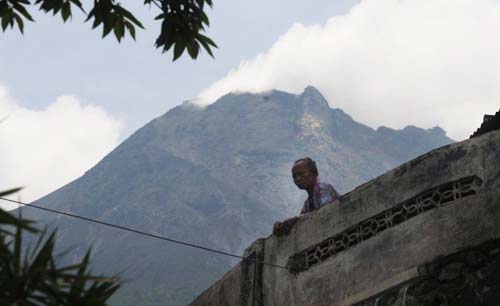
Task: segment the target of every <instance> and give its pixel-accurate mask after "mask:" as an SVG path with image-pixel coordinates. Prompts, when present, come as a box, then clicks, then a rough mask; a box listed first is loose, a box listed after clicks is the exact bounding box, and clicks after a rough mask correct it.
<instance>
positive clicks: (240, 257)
mask: <svg viewBox="0 0 500 306" xmlns="http://www.w3.org/2000/svg"><path fill="white" fill-rule="evenodd" d="M0 200H4V201H7V202H11V203H16V204H20V205H25V206H28V207H33V208H38V209H41V210H45V211H48V212H52V213H56V214H61V215H64V216H68V217H73V218H77V219H81V220H85V221H88V222H93V223H97V224H101V225H106V226H110V227H114V228H118V229H121V230H124V231H129V232H132V233H136V234H139V235H143V236H148V237H152V238H155V239H160V240H164V241H168V242H172V243H177V244H181V245H184V246H188V247H192V248H196V249H200V250H205V251H208V252H213V253H217V254H221V255H226V256H230V257H235V258H239V259H242V260H245V261H251V262H254V263H257V264H263V265H266V266H270V267H275V268H280V269H285V270H288V268H286V267H283V266H279V265H275V264H271V263H267V262H264V261H260V260H257V259H253V258H247V257H243V256H240V255H235V254H231V253H227V252H224V251H219V250H215V249H211V248H207V247H204V246H200V245H196V244H193V243H188V242H184V241H180V240H176V239H172V238H167V237H163V236H159V235H155V234H150V233H146V232H143V231H139V230H135V229H132V228H128V227H124V226H121V225H116V224H111V223H108V222H104V221H99V220H95V219H92V218H87V217H82V216H78V215H75V214H71V213H67V212H63V211H58V210H55V209H50V208H46V207H41V206H37V205H33V204H28V203H23V202H21V201H16V200H11V199H7V198H3V197H0Z"/></svg>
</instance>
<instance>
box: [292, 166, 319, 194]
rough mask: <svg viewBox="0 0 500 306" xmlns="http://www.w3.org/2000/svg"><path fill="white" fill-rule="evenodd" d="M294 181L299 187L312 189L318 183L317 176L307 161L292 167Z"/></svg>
mask: <svg viewBox="0 0 500 306" xmlns="http://www.w3.org/2000/svg"><path fill="white" fill-rule="evenodd" d="M292 177H293V182H294V183H295V185H297V187H299V189H306V190H309V189H312V188H314V184H316V176H315V175H314V174H313V172H312V171H311V169H310V168H309V167H308V166H307V164H305V163H303V162H302V163H297V164H295V165H294V166H293V168H292Z"/></svg>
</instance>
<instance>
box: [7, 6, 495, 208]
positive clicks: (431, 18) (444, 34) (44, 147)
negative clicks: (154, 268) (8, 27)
mask: <svg viewBox="0 0 500 306" xmlns="http://www.w3.org/2000/svg"><path fill="white" fill-rule="evenodd" d="M123 3H124V4H125V5H126V6H128V7H129V8H131V9H132V10H133V11H134V12H137V16H138V17H140V19H141V20H142V21H143V23H144V24H145V26H146V28H147V30H145V31H139V32H138V38H137V41H136V42H134V41H132V40H131V39H130V38H128V39H126V40H125V41H124V42H122V43H121V44H118V43H117V42H116V41H115V40H114V38H112V37H111V36H110V37H109V38H106V39H105V40H102V39H101V38H100V31H101V30H100V29H99V30H98V31H96V30H94V31H91V30H90V24H84V23H82V19H83V16H81V14H78V12H75V17H74V18H73V21H72V22H69V23H67V24H62V21H60V20H59V17H58V18H53V17H51V16H47V15H43V14H39V13H37V14H35V15H36V16H35V17H36V23H34V24H32V23H28V24H26V25H25V35H24V36H22V35H20V33H19V32H18V31H17V30H14V31H8V32H7V33H4V34H0V119H1V118H3V117H6V120H4V121H3V122H2V123H1V124H0V169H2V176H0V190H2V189H5V188H7V187H13V186H18V185H21V186H26V188H25V190H23V191H22V193H21V195H22V199H23V200H27V201H29V200H33V199H35V198H37V197H39V196H42V195H44V194H46V193H48V192H50V191H53V190H54V189H56V188H58V187H60V186H62V185H63V184H65V183H67V182H69V181H71V180H73V179H75V178H77V177H79V176H80V175H81V174H83V173H84V172H85V171H86V170H88V168H90V167H91V166H93V165H94V164H95V163H97V162H98V161H99V160H100V159H101V158H102V157H103V156H104V155H105V154H107V153H108V152H109V151H110V150H112V149H113V148H114V147H115V146H116V145H117V144H118V143H119V142H120V141H122V140H123V139H124V138H125V137H127V136H128V135H130V133H132V132H133V131H135V130H136V129H138V128H139V127H141V126H142V125H144V124H145V123H147V122H148V121H150V120H152V119H153V118H155V117H157V116H159V115H161V114H163V113H164V112H166V111H167V110H169V109H170V108H172V107H173V106H176V105H178V104H180V103H181V102H182V101H184V100H187V99H194V100H196V101H197V102H198V103H202V104H207V103H211V102H213V101H214V100H215V99H216V98H217V97H219V96H220V95H223V94H225V93H227V92H228V91H262V90H268V89H271V88H278V89H282V90H286V91H291V92H300V91H302V89H303V88H304V87H305V86H307V85H313V86H315V87H317V88H318V89H319V90H320V91H322V92H323V93H324V94H325V96H326V98H327V99H328V100H329V103H330V105H331V106H332V107H340V108H342V109H344V110H345V111H346V112H347V113H349V114H350V115H352V116H353V117H354V119H356V120H358V121H360V122H362V123H365V124H368V125H370V126H371V127H373V128H376V127H378V126H380V125H386V126H390V127H393V128H402V127H404V126H405V125H407V124H413V125H417V126H421V127H424V128H430V127H433V126H436V125H439V126H441V127H443V128H444V129H445V130H447V132H448V135H449V136H451V137H452V138H454V139H457V140H461V139H465V138H466V137H467V136H468V135H469V134H470V133H472V131H473V130H474V129H475V128H477V126H478V125H479V124H480V122H481V120H482V115H483V114H484V113H491V112H495V111H496V110H498V109H499V108H500V102H499V101H500V40H499V39H498V38H499V37H500V35H499V34H500V30H499V29H500V0H362V1H344V0H343V1H340V0H336V1H331V0H328V1H326V0H312V1H295V0H287V1H268V0H267V1H262V0H258V1H240V0H215V6H214V9H213V10H212V11H211V12H210V18H211V27H210V29H209V30H208V34H209V35H210V36H211V37H213V38H214V40H215V41H216V43H217V44H218V45H219V46H220V49H217V50H216V51H215V59H212V58H210V57H209V56H207V55H206V54H202V55H201V56H200V58H199V59H198V60H197V61H192V60H190V59H188V58H187V57H185V58H182V59H181V60H179V61H177V62H175V63H172V62H171V54H161V53H160V52H159V51H158V50H156V49H154V47H153V43H154V39H155V37H156V35H157V34H158V27H159V24H158V23H156V22H154V21H152V16H154V15H155V14H156V13H157V12H156V11H155V8H154V7H152V8H151V9H149V8H147V7H143V6H142V5H141V3H142V1H124V2H123ZM195 98H196V99H195Z"/></svg>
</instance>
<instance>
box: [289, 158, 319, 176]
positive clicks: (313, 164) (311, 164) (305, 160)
mask: <svg viewBox="0 0 500 306" xmlns="http://www.w3.org/2000/svg"><path fill="white" fill-rule="evenodd" d="M298 163H304V164H306V165H307V167H309V170H311V172H312V173H313V174H314V175H315V176H318V174H319V173H318V167H316V162H315V161H314V160H312V159H311V158H310V157H304V158H300V159H297V160H296V161H295V162H294V163H293V164H294V165H296V164H298Z"/></svg>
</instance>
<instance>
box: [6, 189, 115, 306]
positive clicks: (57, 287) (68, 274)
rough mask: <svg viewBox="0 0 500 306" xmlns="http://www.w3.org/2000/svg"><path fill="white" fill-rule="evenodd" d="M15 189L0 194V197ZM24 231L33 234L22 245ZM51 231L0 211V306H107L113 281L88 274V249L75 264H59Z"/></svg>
mask: <svg viewBox="0 0 500 306" xmlns="http://www.w3.org/2000/svg"><path fill="white" fill-rule="evenodd" d="M18 190H19V188H14V189H11V190H6V191H0V197H4V196H7V195H9V194H12V193H15V192H17V191H18ZM23 231H27V232H30V233H31V234H32V235H34V236H35V238H36V242H35V244H34V245H31V246H30V245H28V246H27V245H26V243H24V242H23V241H24V238H25V235H23ZM55 236H56V232H55V231H53V232H52V233H50V234H49V233H47V231H40V230H38V229H36V228H35V227H33V221H31V220H26V219H23V218H22V217H14V216H13V215H11V214H10V213H8V212H6V211H4V210H3V209H2V208H0V305H10V306H67V305H80V306H108V305H109V304H108V303H107V300H108V299H109V298H110V297H111V295H113V293H114V292H115V291H116V290H118V288H119V287H120V285H121V281H120V280H119V278H117V277H103V276H100V275H93V274H92V273H91V272H90V261H89V260H90V249H89V250H88V251H87V253H86V254H85V255H84V256H83V258H82V260H81V261H80V262H77V263H74V264H69V265H61V264H60V262H61V259H62V255H64V252H63V253H62V254H61V253H59V254H58V253H56V251H55V242H56V241H55V240H56V239H55Z"/></svg>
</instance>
